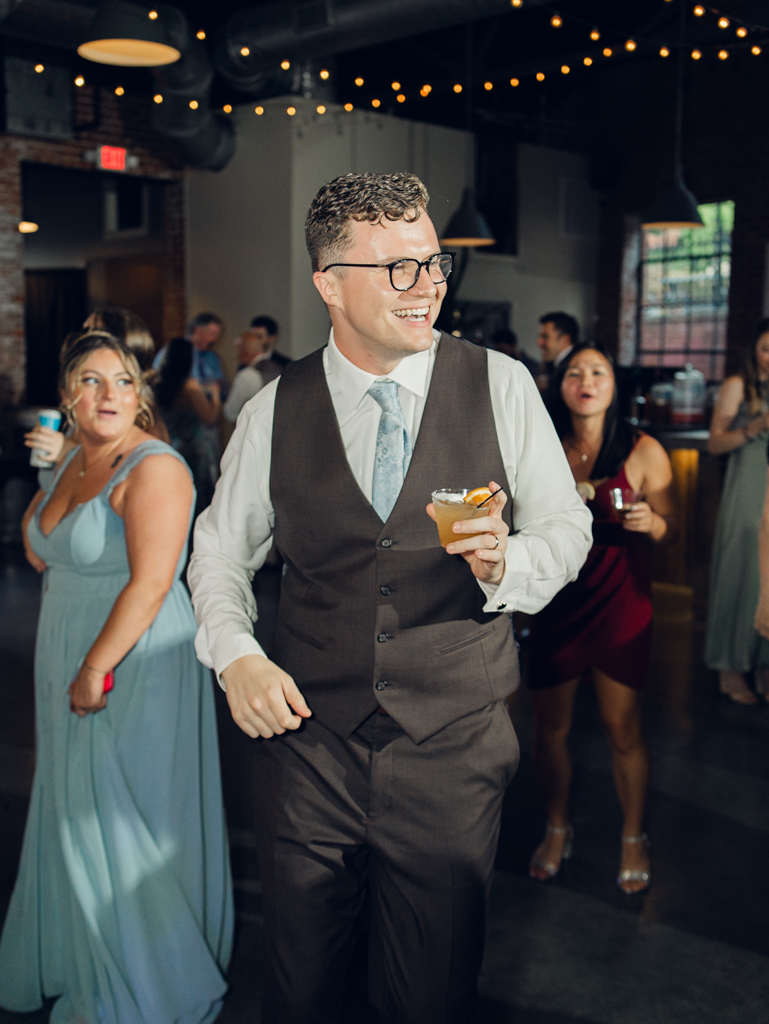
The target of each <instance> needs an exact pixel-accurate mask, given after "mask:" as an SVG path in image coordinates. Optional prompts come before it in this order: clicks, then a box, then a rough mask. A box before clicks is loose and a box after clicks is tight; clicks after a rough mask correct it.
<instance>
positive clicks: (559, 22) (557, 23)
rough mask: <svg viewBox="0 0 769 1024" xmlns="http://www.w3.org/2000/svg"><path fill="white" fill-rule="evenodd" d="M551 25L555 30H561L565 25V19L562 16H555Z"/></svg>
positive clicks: (551, 20)
mask: <svg viewBox="0 0 769 1024" xmlns="http://www.w3.org/2000/svg"><path fill="white" fill-rule="evenodd" d="M550 24H551V25H552V26H553V28H560V27H561V25H563V18H562V17H561V15H560V14H554V15H553V17H552V18H551V19H550Z"/></svg>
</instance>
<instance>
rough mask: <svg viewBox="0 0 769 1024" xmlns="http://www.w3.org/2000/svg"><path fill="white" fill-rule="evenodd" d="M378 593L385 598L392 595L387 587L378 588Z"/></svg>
mask: <svg viewBox="0 0 769 1024" xmlns="http://www.w3.org/2000/svg"><path fill="white" fill-rule="evenodd" d="M379 593H380V594H384V596H385V597H389V596H390V594H392V589H391V588H390V587H387V586H385V587H380V588H379Z"/></svg>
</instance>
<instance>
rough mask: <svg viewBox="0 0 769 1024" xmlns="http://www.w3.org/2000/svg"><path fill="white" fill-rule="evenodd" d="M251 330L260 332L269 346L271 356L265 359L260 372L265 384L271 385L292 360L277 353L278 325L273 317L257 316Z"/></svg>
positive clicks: (260, 366) (252, 322)
mask: <svg viewBox="0 0 769 1024" xmlns="http://www.w3.org/2000/svg"><path fill="white" fill-rule="evenodd" d="M251 329H252V330H254V331H259V332H260V334H261V336H262V337H263V338H264V339H265V341H266V342H267V344H268V346H269V348H268V351H269V356H268V357H267V358H265V359H263V360H262V362H261V363H260V365H259V372H260V373H261V375H262V378H263V379H264V383H265V384H269V383H270V381H271V380H275V378H276V377H280V375H281V373H283V370H284V368H285V367H286V366H287V365H288V364H289V363H290V362H291V360H290V359H289V358H288V356H283V355H281V354H280V352H276V351H275V346H276V345H277V343H278V324H277V321H276V320H273V318H272V317H271V316H255V317H254V319H253V320H252V321H251Z"/></svg>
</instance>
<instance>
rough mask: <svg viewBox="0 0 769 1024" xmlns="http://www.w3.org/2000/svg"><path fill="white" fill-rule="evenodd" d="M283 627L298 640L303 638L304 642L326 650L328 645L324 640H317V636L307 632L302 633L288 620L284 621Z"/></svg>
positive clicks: (320, 649)
mask: <svg viewBox="0 0 769 1024" xmlns="http://www.w3.org/2000/svg"><path fill="white" fill-rule="evenodd" d="M283 628H284V629H285V630H286V631H287V632H288V633H290V634H291V635H292V636H295V637H296V639H297V640H301V641H302V642H303V643H305V644H309V645H310V647H317V649H318V650H319V651H325V649H326V645H325V644H324V643H323V642H322V641H320V640H316V639H315V637H312V636H308V635H307V634H306V633H300V631H299V630H298V629H294V627H293V626H292V625H290V624H289V623H288V622H284V623H283Z"/></svg>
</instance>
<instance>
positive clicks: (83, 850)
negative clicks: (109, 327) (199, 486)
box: [0, 332, 233, 1024]
mask: <svg viewBox="0 0 769 1024" xmlns="http://www.w3.org/2000/svg"><path fill="white" fill-rule="evenodd" d="M60 387H61V391H62V394H63V395H64V411H65V413H66V415H67V417H68V418H69V419H70V420H72V421H73V422H74V423H75V425H76V428H77V436H78V438H79V444H78V446H77V447H76V448H75V449H73V450H72V451H70V452H68V454H67V455H66V457H65V459H64V461H63V463H62V465H61V466H60V467H59V469H58V471H57V473H56V477H55V479H54V482H53V487H52V488H51V490H50V491H49V492H47V493H46V492H44V491H40V492H38V494H37V495H36V497H35V499H34V501H33V506H34V507H33V514H32V516H31V519H30V520H29V522H28V534H29V537H28V540H29V543H30V544H31V546H32V548H33V550H34V554H35V556H36V558H37V564H36V566H35V567H36V568H37V569H39V570H40V569H45V570H46V583H45V586H44V588H43V596H42V607H41V612H40V622H39V626H38V638H37V647H36V654H35V691H36V695H35V701H36V708H37V764H36V770H35V779H34V786H33V793H32V801H31V806H30V811H29V816H28V819H27V827H26V834H25V839H24V847H23V852H22V860H21V866H20V869H19V875H18V878H17V881H16V886H15V889H14V893H13V897H12V900H11V905H10V908H9V911H8V916H7V918H6V921H5V927H4V930H3V934H2V940H1V941H0V1005H1V1006H3V1007H5V1008H6V1009H9V1010H13V1011H16V1012H28V1011H34V1010H37V1009H39V1008H40V1007H41V1005H42V1003H43V1000H44V999H45V998H50V997H54V998H56V999H57V1000H58V1001H57V1004H56V1007H55V1008H54V1010H53V1019H54V1020H60V1021H71V1022H74V1021H78V1022H81V1024H123V1022H127V1021H146V1022H148V1024H149V1022H150V1021H157V1022H159V1021H170V1020H175V1021H181V1020H184V1021H185V1022H189V1024H204V1022H205V1024H208V1022H210V1021H212V1020H213V1019H214V1018H215V1017H216V1015H217V1013H218V1009H219V1006H220V1003H221V998H222V996H223V994H224V991H225V989H226V985H225V982H224V978H223V971H225V970H226V967H227V963H228V960H229V955H230V945H231V936H232V916H233V915H232V897H231V888H230V877H229V864H228V857H227V839H226V833H225V824H224V814H223V809H222V800H221V789H220V782H219V761H218V750H217V737H216V722H215V715H214V703H213V694H212V691H211V680H210V676H209V673H208V672H207V671H206V670H205V669H204V668H203V667H202V666H201V665H200V664H199V663H198V661H197V659H196V657H195V651H194V646H193V638H194V635H195V621H194V619H193V616H192V609H191V607H190V602H189V598H188V596H187V593H186V590H185V588H184V586H183V585H182V583H181V581H180V579H179V573H180V571H181V566H182V564H183V553H184V551H185V546H186V543H185V542H186V538H187V534H188V531H189V526H190V514H191V511H192V505H193V501H194V492H193V487H192V482H191V480H190V475H189V472H188V470H187V467H186V466H185V465H184V463H183V461H182V460H181V459H180V458H179V456H178V455H177V454H176V453H175V452H174V451H173V449H172V448H170V447H169V446H168V445H166V444H164V443H163V442H161V441H158V440H157V439H156V438H153V437H151V436H150V435H149V434H147V433H146V432H145V431H144V429H143V426H144V424H146V423H147V421H148V417H149V410H148V407H147V402H146V390H145V387H144V384H143V381H142V377H141V373H140V371H139V366H138V363H137V361H136V359H135V358H134V356H133V355H132V354H131V352H130V351H129V350H128V349H127V348H125V347H124V346H123V345H121V343H120V342H119V341H117V339H115V338H113V337H111V336H110V335H108V334H106V333H102V332H89V333H88V334H85V335H83V336H82V337H81V338H80V339H79V340H77V341H76V342H75V343H74V344H72V345H71V346H70V347H69V349H68V351H67V355H66V360H65V362H64V365H63V366H62V370H61V380H60ZM113 671H114V689H112V690H109V687H108V684H107V680H108V677H111V676H112V675H113Z"/></svg>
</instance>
